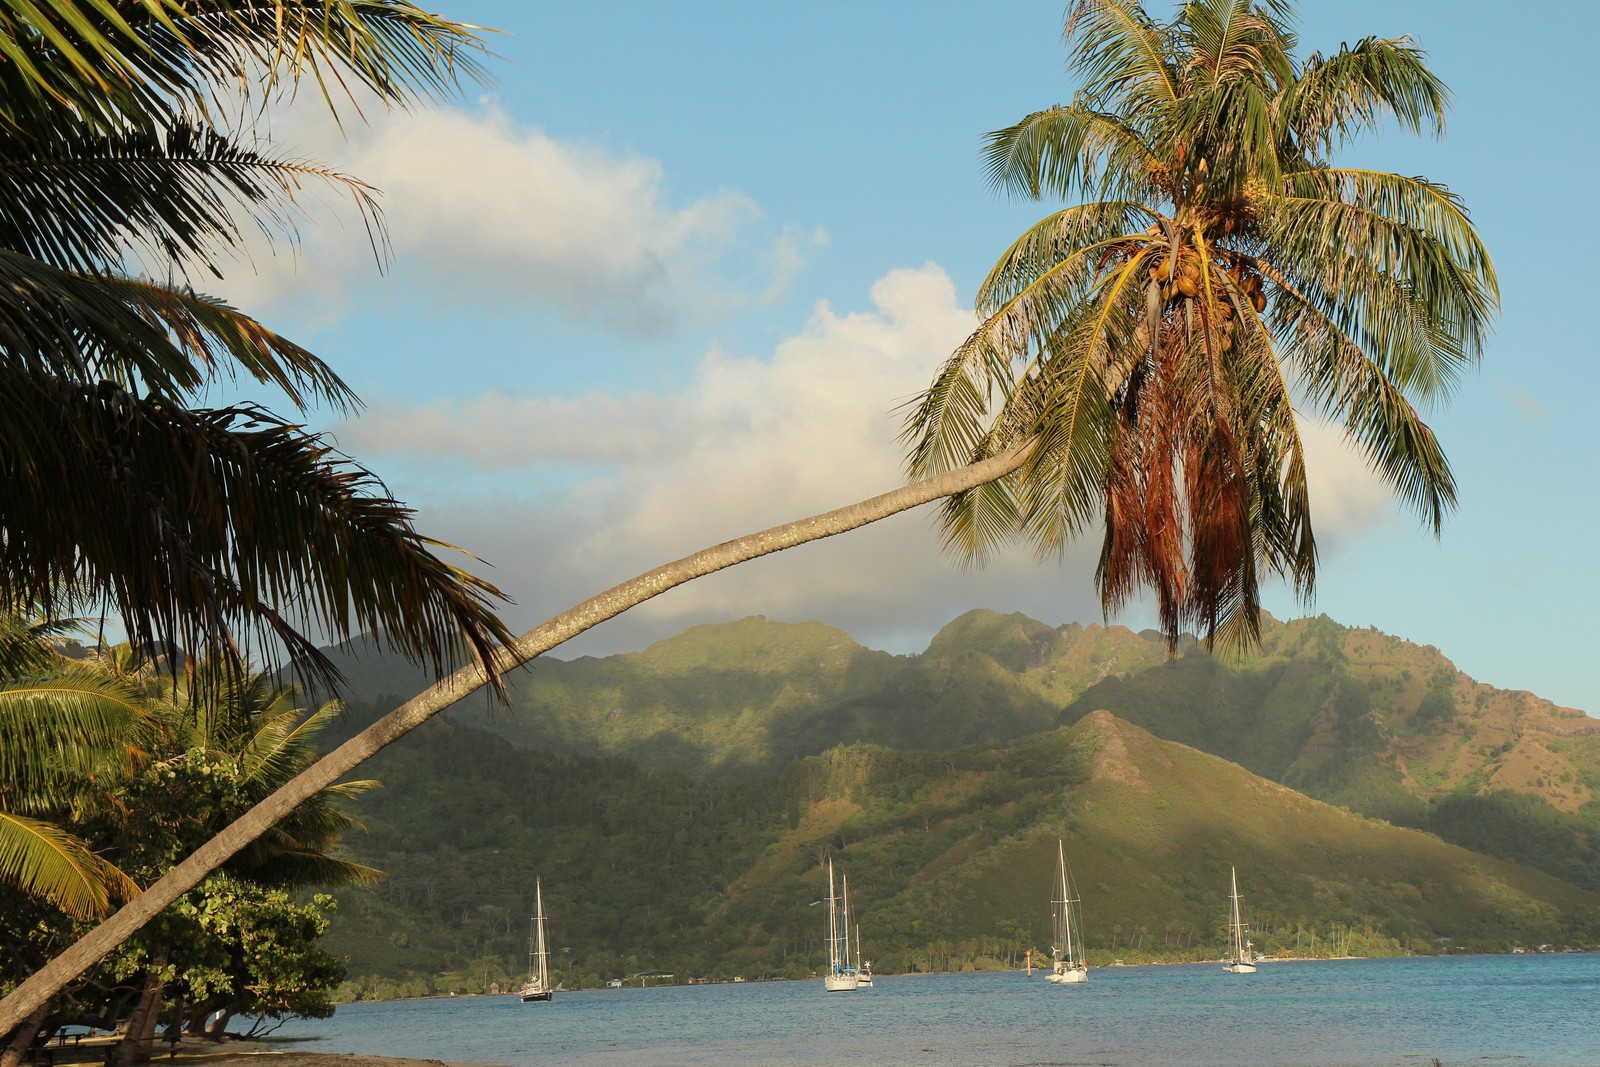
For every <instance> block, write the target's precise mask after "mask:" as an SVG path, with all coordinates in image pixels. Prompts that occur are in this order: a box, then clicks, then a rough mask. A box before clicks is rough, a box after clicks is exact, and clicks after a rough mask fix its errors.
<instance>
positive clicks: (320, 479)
mask: <svg viewBox="0 0 1600 1067" xmlns="http://www.w3.org/2000/svg"><path fill="white" fill-rule="evenodd" d="M12 381H16V385H15V386H14V387H12V388H0V411H3V413H4V414H5V415H6V418H7V420H12V419H15V420H18V421H21V420H22V419H23V417H24V415H25V414H26V418H27V420H28V423H31V425H33V426H36V427H37V428H38V430H39V435H38V437H37V439H36V440H33V441H28V440H20V439H15V438H16V437H17V435H15V434H13V435H12V437H13V440H10V441H8V448H7V449H6V450H5V451H4V452H3V453H0V528H4V529H5V530H6V531H7V533H8V536H7V538H5V539H4V540H3V541H0V595H10V596H13V597H15V598H20V599H23V600H29V599H31V600H34V601H36V602H38V603H39V604H41V605H43V606H44V607H46V608H47V609H49V608H53V607H55V605H56V602H57V598H58V597H59V596H60V595H61V594H60V590H61V589H63V588H71V589H74V590H76V594H77V595H78V596H79V597H87V598H90V599H91V600H92V601H94V602H100V603H110V604H114V605H116V606H117V608H118V609H119V610H120V611H121V613H122V615H123V618H124V622H125V624H126V626H127V628H128V633H129V636H130V638H131V639H133V640H134V641H135V642H136V643H140V644H145V645H149V646H152V647H181V648H190V649H213V650H215V649H221V650H224V653H223V654H225V655H230V656H237V655H238V652H237V651H233V652H227V651H226V650H227V649H234V650H238V649H249V648H255V647H262V645H263V642H264V641H269V640H270V641H276V642H281V643H282V647H283V649H284V650H285V651H284V654H285V655H287V656H289V657H291V658H292V659H293V660H295V661H296V662H298V663H299V664H301V665H302V666H304V667H305V669H306V670H307V671H308V672H310V673H311V674H312V675H313V676H314V677H316V678H318V679H319V680H320V681H322V682H324V683H327V684H332V682H333V680H334V678H335V677H336V674H335V672H334V671H333V668H332V665H331V663H330V662H329V661H328V660H327V657H326V655H325V654H324V653H323V652H321V651H320V649H319V647H318V645H317V643H316V642H314V641H313V640H312V639H310V638H309V637H307V636H305V634H306V633H308V632H311V631H312V630H313V629H314V627H315V626H325V627H326V631H325V632H326V634H327V635H330V636H332V637H333V639H335V640H337V639H342V638H346V637H352V636H354V635H355V634H357V633H363V632H365V633H374V634H381V635H384V636H383V639H384V640H386V641H387V642H388V643H389V644H390V646H391V647H394V648H396V649H398V650H400V651H402V652H404V653H405V654H407V655H410V656H413V657H415V658H418V659H421V660H423V661H425V662H428V663H431V664H432V665H434V667H435V668H436V669H438V670H440V671H444V670H449V669H453V668H454V667H455V666H457V665H459V664H460V663H461V662H462V661H464V660H470V659H471V658H473V657H477V658H479V659H480V660H483V661H487V660H488V659H489V658H490V657H491V656H492V654H493V651H494V649H495V648H496V647H497V646H498V645H499V644H501V643H503V642H505V641H508V640H509V639H510V634H509V632H508V631H506V629H505V627H504V625H503V624H502V623H501V622H500V621H499V620H498V619H497V618H496V617H495V616H494V614H493V612H492V611H491V610H490V609H491V605H492V603H493V602H494V601H495V600H498V599H501V597H500V594H499V593H498V591H497V590H495V589H494V588H493V587H492V586H490V585H489V584H488V583H486V582H484V581H482V580H481V579H478V578H476V577H474V576H472V575H470V574H467V573H466V572H465V571H463V570H461V569H460V568H458V567H455V566H452V565H450V564H448V563H446V562H444V561H443V560H442V559H440V558H439V556H438V555H436V554H435V551H434V550H435V549H437V548H442V547H447V546H442V545H441V544H440V543H439V542H436V541H433V540H431V539H429V538H426V537H424V536H422V535H421V534H418V533H417V532H416V531H415V530H414V529H413V528H412V525H411V512H410V511H409V510H408V509H407V508H405V507H404V506H403V505H401V504H400V503H399V502H397V501H395V500H394V499H392V498H391V497H390V496H389V495H388V493H387V492H386V490H385V488H384V486H383V485H382V483H381V482H379V481H378V480H377V479H376V478H375V477H374V476H373V475H372V474H371V473H369V472H368V471H366V470H364V469H363V468H361V467H359V466H356V465H354V464H352V463H348V462H342V461H341V459H342V458H341V457H340V456H338V454H337V453H335V452H334V451H333V450H332V449H331V448H330V447H329V446H328V445H327V444H326V443H325V442H323V441H322V439H321V438H319V437H317V436H314V435H311V434H307V433H305V432H304V431H303V430H301V429H300V428H299V427H297V426H295V425H293V424H290V423H287V422H284V421H283V420H281V419H278V418H277V417H276V416H273V415H271V414H270V413H268V412H266V411H264V410H262V409H260V408H256V407H253V406H243V407H234V408H224V409H214V410H206V409H200V410H194V411H190V410H186V409H183V408H177V407H174V406H172V405H169V404H166V403H164V402H162V401H160V400H156V399H145V398H141V397H138V396H135V395H133V394H130V393H128V392H127V391H126V390H123V389H121V388H118V387H117V386H115V385H113V384H111V383H101V384H99V385H98V386H94V387H89V388H80V387H74V386H70V385H65V384H60V385H55V386H53V387H46V386H44V385H42V384H41V383H38V382H35V381H31V380H28V379H26V378H23V379H22V380H17V379H15V377H9V378H8V377H6V376H3V375H0V382H3V383H4V384H6V385H10V383H11V382H12ZM19 408H22V409H28V411H31V414H29V413H27V412H25V411H23V410H17V409H19ZM28 423H24V424H28ZM59 443H69V444H70V445H71V447H59ZM62 486H72V487H73V492H72V493H71V494H63V493H62V492H61V487H62ZM83 500H90V501H93V502H94V506H93V507H83V506H81V501H83ZM46 534H48V536H46ZM275 605H284V607H276V606H275Z"/></svg>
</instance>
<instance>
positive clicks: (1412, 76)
mask: <svg viewBox="0 0 1600 1067" xmlns="http://www.w3.org/2000/svg"><path fill="white" fill-rule="evenodd" d="M1449 104H1450V94H1449V91H1448V90H1447V89H1446V88H1445V86H1444V83H1443V82H1442V81H1440V80H1439V78H1438V76H1437V75H1435V74H1434V73H1433V71H1431V70H1429V69H1428V66H1427V64H1426V62H1425V61H1424V53H1423V51H1422V50H1421V49H1420V48H1418V47H1417V46H1416V44H1415V43H1414V42H1412V41H1411V39H1410V38H1407V37H1397V38H1390V39H1383V38H1377V37H1367V38H1365V39H1363V40H1361V41H1358V42H1357V43H1356V44H1355V45H1353V46H1351V45H1343V46H1341V47H1340V49H1339V51H1338V52H1336V53H1334V55H1332V56H1330V57H1327V58H1324V57H1322V56H1320V55H1317V56H1313V57H1311V59H1310V60H1308V61H1307V62H1306V63H1305V65H1304V66H1303V67H1302V69H1301V71H1300V75H1299V77H1298V78H1297V79H1296V81H1295V82H1294V83H1293V85H1291V86H1290V87H1288V91H1287V92H1286V93H1285V96H1284V104H1283V120H1284V129H1285V133H1286V134H1292V135H1293V136H1294V137H1295V138H1296V139H1297V141H1298V142H1299V148H1300V149H1301V150H1302V151H1304V152H1306V153H1309V154H1313V155H1315V154H1325V153H1328V152H1331V151H1333V150H1334V149H1336V148H1338V147H1339V146H1340V145H1341V144H1343V143H1345V142H1347V141H1348V140H1350V139H1351V138H1352V137H1354V136H1355V135H1356V134H1357V133H1359V132H1360V131H1362V130H1366V129H1371V128H1372V127H1374V126H1375V125H1376V124H1377V123H1378V122H1379V121H1381V120H1382V119H1383V118H1384V117H1393V118H1394V119H1396V120H1397V121H1398V122H1399V123H1400V125H1401V126H1402V127H1404V128H1405V129H1408V130H1410V131H1411V132H1413V133H1419V134H1420V133H1429V132H1431V133H1433V134H1434V135H1435V136H1443V135H1444V125H1445V111H1446V110H1447V109H1448V107H1449Z"/></svg>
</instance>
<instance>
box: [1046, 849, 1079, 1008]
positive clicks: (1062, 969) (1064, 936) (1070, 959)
mask: <svg viewBox="0 0 1600 1067" xmlns="http://www.w3.org/2000/svg"><path fill="white" fill-rule="evenodd" d="M1077 904H1078V901H1077V900H1076V899H1075V898H1074V897H1073V896H1072V890H1071V887H1070V885H1069V883H1068V879H1067V852H1066V849H1065V848H1064V847H1063V846H1062V844H1061V841H1060V839H1059V838H1058V839H1057V840H1056V895H1055V899H1053V900H1052V901H1051V902H1050V906H1051V908H1052V909H1054V911H1053V917H1054V920H1055V928H1054V930H1052V931H1051V937H1052V938H1053V939H1054V941H1055V943H1054V944H1053V945H1051V946H1050V955H1051V957H1052V958H1053V959H1054V960H1055V966H1054V967H1052V968H1051V970H1050V973H1049V974H1047V975H1045V979H1046V980H1047V981H1051V982H1056V983H1058V984H1060V985H1076V984H1078V983H1079V982H1087V981H1088V980H1089V965H1088V964H1086V963H1085V962H1084V960H1083V932H1082V931H1081V930H1080V931H1078V938H1077V940H1076V941H1074V940H1073V937H1072V912H1073V909H1074V908H1075V907H1076V906H1077Z"/></svg>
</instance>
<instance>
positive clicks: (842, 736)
mask: <svg viewBox="0 0 1600 1067" xmlns="http://www.w3.org/2000/svg"><path fill="white" fill-rule="evenodd" d="M340 660H341V666H343V667H344V669H345V670H346V672H347V675H348V676H349V678H350V680H351V691H352V692H353V693H354V694H355V699H354V703H356V704H357V705H365V706H367V707H371V708H376V707H385V708H386V707H387V706H389V705H392V704H393V703H396V702H398V701H399V700H400V699H401V698H403V697H404V696H408V695H409V694H410V693H411V692H414V691H415V689H416V688H420V687H421V686H422V684H424V682H425V679H424V678H423V677H422V676H421V675H420V673H419V672H416V671H414V670H409V669H408V668H405V667H403V666H401V667H396V666H395V665H394V664H392V663H391V662H389V661H386V660H384V659H382V658H381V657H376V656H373V655H371V654H351V653H348V652H347V653H346V654H345V655H342V656H341V657H340ZM511 687H512V704H511V707H510V708H509V709H508V710H505V711H498V710H494V709H491V708H490V707H489V705H488V704H487V703H486V702H485V701H483V700H482V699H478V700H474V701H468V702H466V704H465V705H464V706H462V707H458V708H457V709H452V711H451V712H449V713H447V714H449V715H450V716H451V717H452V719H453V721H457V722H462V723H466V724H471V725H475V726H481V727H484V728H486V729H490V730H493V731H495V732H496V733H498V734H500V735H501V736H503V737H504V738H505V739H506V740H507V741H509V742H510V743H512V744H515V745H518V746H520V747H524V748H533V749H539V750H541V751H547V752H554V753H562V754H588V755H606V756H615V757H620V758H624V759H628V760H631V761H633V762H635V763H637V764H638V765H639V766H640V767H642V768H644V769H646V770H653V771H675V772H678V773H682V774H686V775H689V776H691V777H696V778H700V779H704V780H707V781H712V782H732V781H736V780H739V779H741V778H747V777H750V776H752V775H759V774H775V773H778V772H780V771H782V769H783V768H784V767H786V766H787V765H788V764H789V763H791V762H792V761H794V760H796V759H800V758H803V757H805V756H810V755H815V754H818V753H821V752H824V751H827V750H828V749H830V748H832V747H833V746H835V745H839V744H850V743H857V742H859V743H863V744H878V745H884V746H887V747H890V748H896V749H903V750H939V749H948V748H955V747H960V746H963V745H973V744H1002V743H1005V742H1008V741H1012V740H1015V739H1017V738H1020V737H1024V736H1027V735H1029V734H1032V733H1036V732H1038V731H1041V730H1045V729H1048V728H1049V727H1051V726H1054V725H1057V724H1063V723H1071V722H1074V721H1076V720H1077V719H1078V718H1080V717H1082V716H1083V715H1085V714H1087V713H1089V712H1091V711H1094V710H1097V709H1102V708H1103V709H1107V710H1111V711H1113V712H1115V713H1116V714H1117V715H1118V716H1119V717H1121V718H1124V719H1127V720H1128V721H1130V722H1134V723H1138V724H1139V725H1141V726H1144V727H1145V728H1146V729H1149V730H1151V731H1152V732H1153V733H1155V734H1156V735H1157V736H1160V737H1164V738H1167V739H1170V740H1175V741H1181V742H1183V743H1185V744H1189V745H1192V746H1193V747H1195V748H1198V749H1201V750H1203V751H1207V752H1212V753H1215V754H1217V755H1221V756H1224V757H1226V758H1228V759H1230V760H1233V761H1235V762H1237V763H1239V764H1240V765H1242V766H1244V767H1246V768H1248V769H1250V770H1251V771H1253V772H1255V773H1256V774H1259V775H1261V776H1263V777H1266V778H1270V779H1272V780H1274V781H1278V782H1282V783H1284V784H1286V785H1289V786H1292V787H1294V788H1296V789H1298V790H1300V791H1302V792H1305V793H1307V794H1308V795H1311V796H1314V797H1317V798H1319V799H1322V800H1326V801H1328V802H1330V803H1333V804H1338V805H1343V806H1346V807H1349V808H1351V809H1352V810H1354V811H1358V812H1361V813H1363V814H1366V815H1371V816H1374V817H1378V818H1383V819H1387V820H1389V821H1391V822H1396V823H1400V824H1404V825H1408V826H1413V827H1417V828H1421V829H1426V830H1429V831H1432V832H1435V833H1438V834H1439V835H1440V836H1442V837H1444V838H1446V839H1447V840H1451V841H1454V842H1456V843H1458V844H1462V845H1464V846H1466V847H1469V848H1473V849H1475V850H1477V851H1483V852H1487V853H1489V854H1492V855H1496V856H1499V857H1500V858H1503V859H1510V860H1512V861H1514V862H1518V863H1524V864H1529V865H1533V866H1537V867H1539V868H1540V869H1542V870H1545V871H1547V872H1548V873H1551V874H1554V875H1556V876H1557V877H1560V878H1564V879H1567V880H1570V881H1573V882H1575V883H1577V884H1580V885H1583V886H1586V887H1588V888H1591V889H1600V720H1597V719H1594V718H1591V717H1589V716H1587V715H1585V714H1584V713H1583V712H1581V711H1578V710H1575V709H1570V708H1560V707H1557V706H1556V705H1553V704H1551V703H1550V702H1549V701H1545V700H1541V699H1539V698H1538V697H1536V696H1534V695H1532V694H1530V693H1524V692H1512V691H1506V690H1498V689H1494V688H1493V687H1491V686H1487V685H1483V684H1481V683H1478V682H1476V681H1474V680H1473V679H1471V678H1469V677H1468V676H1466V675H1465V674H1462V673H1460V672H1458V671H1456V670H1455V668H1454V666H1453V665H1452V664H1451V663H1450V662H1449V660H1447V659H1446V658H1445V657H1444V656H1443V655H1442V654H1440V653H1439V652H1438V650H1437V649H1435V648H1433V647H1432V646H1427V645H1416V644H1414V643H1412V642H1409V641H1405V640H1402V639H1399V638H1395V637H1391V636H1388V635H1385V634H1381V633H1379V632H1377V631H1376V630H1373V629H1355V628H1350V627H1345V626H1341V625H1339V624H1337V623H1335V622H1333V621H1332V620H1330V619H1327V618H1326V617H1321V618H1308V619H1299V620H1295V621H1292V622H1287V623H1281V622H1278V621H1276V620H1273V619H1271V618H1267V619H1265V620H1264V624H1263V633H1262V644H1261V647H1260V648H1259V649H1258V650H1257V651H1255V652H1254V653H1252V654H1251V655H1250V656H1248V657H1245V658H1243V659H1241V660H1238V661H1225V660H1222V659H1220V658H1216V657H1212V656H1211V655H1209V654H1207V653H1206V652H1205V651H1204V650H1203V649H1202V648H1200V647H1199V646H1198V645H1196V644H1195V643H1194V642H1193V641H1192V640H1186V641H1184V642H1183V643H1181V644H1180V647H1179V650H1178V655H1176V656H1175V657H1172V658H1169V656H1168V653H1167V648H1166V644H1165V642H1164V641H1163V640H1162V639H1161V637H1160V635H1159V634H1157V633H1154V632H1147V633H1144V634H1137V633H1134V632H1133V631H1131V630H1128V629H1126V628H1124V627H1120V626H1108V627H1101V626H1097V625H1091V626H1081V625H1078V624H1069V625H1066V626H1061V627H1050V626H1047V625H1045V624H1044V623H1041V622H1038V621H1036V620H1034V619H1030V618H1028V617H1026V616H1023V615H1020V614H1009V615H1007V614H1000V613H998V612H992V611H981V610H980V611H971V612H967V613H966V614H964V615H962V616H960V617H958V618H957V619H954V620H952V621H951V622H950V623H949V624H948V625H946V626H945V627H944V628H943V629H941V630H940V631H939V633H938V634H937V635H936V636H935V637H934V638H933V640H932V641H931V642H930V644H929V646H928V648H927V650H926V651H924V652H923V653H921V654H920V655H914V656H894V655H890V654H888V653H885V652H879V651H875V650H872V649H867V648H864V647H862V646H860V645H858V644H856V643H855V642H854V641H853V640H852V639H851V638H850V637H849V635H848V634H846V633H844V632H843V631H841V630H838V629H836V628H834V627H831V626H826V625H824V624H822V623H815V622H813V623H779V622H772V621H769V620H766V619H762V618H759V617H753V618H747V619H743V620H740V621H738V622H734V623H723V624H707V625H702V626H696V627H692V628H690V629H688V630H686V631H684V632H683V633H682V634H679V635H676V636H674V637H671V638H667V639H665V640H662V641H659V642H657V643H655V644H653V645H651V646H650V647H649V648H647V649H645V650H644V651H642V652H635V653H626V654H622V655H616V656H608V657H605V658H588V657H585V658H580V659H576V660H571V661H560V660H538V661H535V662H534V663H533V664H531V665H529V666H528V667H526V668H524V669H522V670H521V671H518V672H515V673H514V675H513V676H512V679H511ZM382 694H389V695H390V697H391V699H389V700H387V701H384V700H381V699H379V698H380V695H382ZM365 721H366V719H364V718H363V717H362V715H361V714H355V715H352V716H351V717H350V718H349V727H350V728H351V729H353V728H355V727H357V726H359V725H362V724H363V723H364V722H365Z"/></svg>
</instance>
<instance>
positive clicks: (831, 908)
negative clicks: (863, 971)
mask: <svg viewBox="0 0 1600 1067" xmlns="http://www.w3.org/2000/svg"><path fill="white" fill-rule="evenodd" d="M828 970H829V971H830V972H831V973H833V974H838V973H839V898H838V897H836V896H834V893H833V860H831V859H830V860H828Z"/></svg>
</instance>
